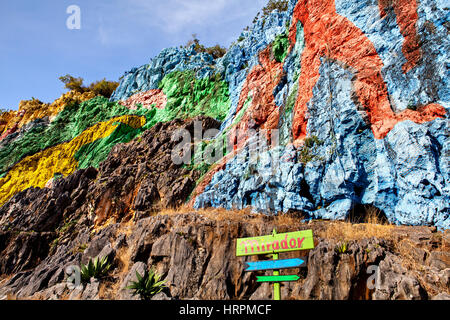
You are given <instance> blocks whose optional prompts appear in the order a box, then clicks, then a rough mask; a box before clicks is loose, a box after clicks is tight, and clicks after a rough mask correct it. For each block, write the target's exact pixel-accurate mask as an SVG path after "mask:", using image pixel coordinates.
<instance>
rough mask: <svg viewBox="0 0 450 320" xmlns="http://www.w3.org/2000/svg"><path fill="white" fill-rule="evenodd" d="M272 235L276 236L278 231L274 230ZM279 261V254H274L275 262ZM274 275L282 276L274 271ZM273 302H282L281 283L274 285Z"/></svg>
mask: <svg viewBox="0 0 450 320" xmlns="http://www.w3.org/2000/svg"><path fill="white" fill-rule="evenodd" d="M272 234H273V235H274V236H275V235H276V234H277V230H276V229H273V232H272ZM278 259H279V254H278V253H274V254H273V260H278ZM273 275H274V276H279V275H280V270H273ZM273 300H275V301H279V300H281V283H280V282H275V283H274V284H273Z"/></svg>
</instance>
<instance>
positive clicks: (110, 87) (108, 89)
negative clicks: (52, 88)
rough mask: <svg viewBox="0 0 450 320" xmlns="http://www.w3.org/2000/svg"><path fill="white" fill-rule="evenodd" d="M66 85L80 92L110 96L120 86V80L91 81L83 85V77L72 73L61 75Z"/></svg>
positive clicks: (60, 78)
mask: <svg viewBox="0 0 450 320" xmlns="http://www.w3.org/2000/svg"><path fill="white" fill-rule="evenodd" d="M59 80H61V82H62V83H64V87H65V88H66V89H68V90H73V91H77V92H80V93H84V92H89V91H91V92H94V93H95V94H96V95H101V96H104V97H106V98H110V97H111V95H112V94H113V92H114V90H116V88H117V87H118V86H119V83H118V82H113V81H107V80H106V79H103V80H100V81H96V82H93V83H91V84H90V85H89V86H87V87H86V86H83V82H84V80H83V78H75V77H73V76H71V75H70V74H66V75H65V76H62V77H59Z"/></svg>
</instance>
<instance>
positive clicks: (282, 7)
mask: <svg viewBox="0 0 450 320" xmlns="http://www.w3.org/2000/svg"><path fill="white" fill-rule="evenodd" d="M288 8H289V1H287V0H269V2H268V3H267V4H266V6H265V7H264V8H263V9H262V10H261V11H260V12H258V14H257V15H256V17H255V18H254V19H253V23H256V21H258V19H259V17H260V16H261V17H262V18H263V19H264V21H265V19H266V18H267V17H268V16H269V14H270V13H271V12H272V11H275V10H278V11H279V12H285V11H287V10H288Z"/></svg>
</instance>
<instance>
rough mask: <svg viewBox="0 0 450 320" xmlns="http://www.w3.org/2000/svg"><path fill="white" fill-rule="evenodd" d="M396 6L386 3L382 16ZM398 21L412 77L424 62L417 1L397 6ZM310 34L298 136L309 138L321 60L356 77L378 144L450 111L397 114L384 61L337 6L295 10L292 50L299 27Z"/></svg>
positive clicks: (317, 0) (307, 4) (312, 0)
mask: <svg viewBox="0 0 450 320" xmlns="http://www.w3.org/2000/svg"><path fill="white" fill-rule="evenodd" d="M390 3H392V1H388V0H380V10H381V17H384V16H385V15H386V12H385V9H386V8H387V7H388V6H389V4H390ZM393 5H394V8H395V12H396V15H397V22H398V24H399V27H400V30H401V32H402V35H403V36H404V37H405V41H404V43H403V49H402V52H403V53H404V55H405V58H406V59H407V62H406V64H405V65H403V71H404V72H408V71H409V70H411V69H412V68H413V67H414V66H415V65H416V64H417V63H418V61H419V60H420V57H421V50H420V48H419V46H418V36H417V32H416V27H415V24H416V22H417V4H416V1H415V0H413V1H394V2H393ZM298 23H301V24H302V25H303V28H304V29H303V30H304V40H305V44H306V47H305V50H304V51H303V55H302V69H301V74H300V78H299V80H298V81H299V92H300V93H301V94H300V95H299V97H298V99H297V102H296V105H295V111H294V121H293V128H292V130H293V136H294V139H295V140H297V139H303V138H305V137H306V136H307V134H308V133H307V129H306V128H307V119H306V113H307V110H308V107H307V104H308V102H309V101H310V100H311V98H312V96H313V88H314V87H315V85H316V83H317V80H318V78H319V76H320V74H319V68H320V65H321V58H327V59H332V60H335V61H337V62H338V63H341V64H343V65H344V66H345V68H349V69H350V70H352V72H353V73H354V74H355V80H354V82H353V86H354V92H355V93H356V95H357V98H358V101H359V103H360V104H361V105H362V106H363V108H364V109H365V111H366V113H367V115H368V120H369V122H370V124H371V127H372V131H373V134H374V136H375V138H376V139H383V138H384V137H386V135H387V134H388V132H389V131H391V130H392V128H393V127H394V126H395V125H396V124H397V123H398V122H400V121H405V120H412V121H414V122H416V123H424V122H429V121H431V120H434V119H436V118H437V117H443V116H444V115H445V114H446V110H445V109H444V108H443V107H442V106H441V105H438V104H435V103H432V104H428V105H425V106H419V107H418V110H417V111H413V110H409V109H408V110H404V111H402V112H399V113H396V112H394V111H393V109H392V106H391V103H390V101H389V95H388V90H387V86H386V84H385V82H384V79H383V76H382V74H381V71H382V68H383V61H382V60H381V58H380V57H379V55H378V53H377V51H376V50H375V47H374V46H373V44H372V42H371V41H370V40H369V39H368V38H367V37H366V36H365V35H364V33H363V32H362V31H361V30H360V29H359V28H357V27H356V26H355V25H354V24H353V23H352V22H350V21H349V20H348V19H347V18H345V17H343V16H341V15H339V14H337V13H336V8H335V3H334V1H329V0H309V1H308V0H300V1H299V2H298V3H297V5H296V7H295V8H294V14H293V18H292V25H291V29H290V34H289V39H290V41H291V48H292V46H294V44H295V41H296V32H297V24H298Z"/></svg>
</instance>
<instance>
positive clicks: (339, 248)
mask: <svg viewBox="0 0 450 320" xmlns="http://www.w3.org/2000/svg"><path fill="white" fill-rule="evenodd" d="M334 251H335V252H336V253H338V254H344V253H347V252H348V243H347V242H341V243H339V244H338V245H336V247H335V248H334Z"/></svg>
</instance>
